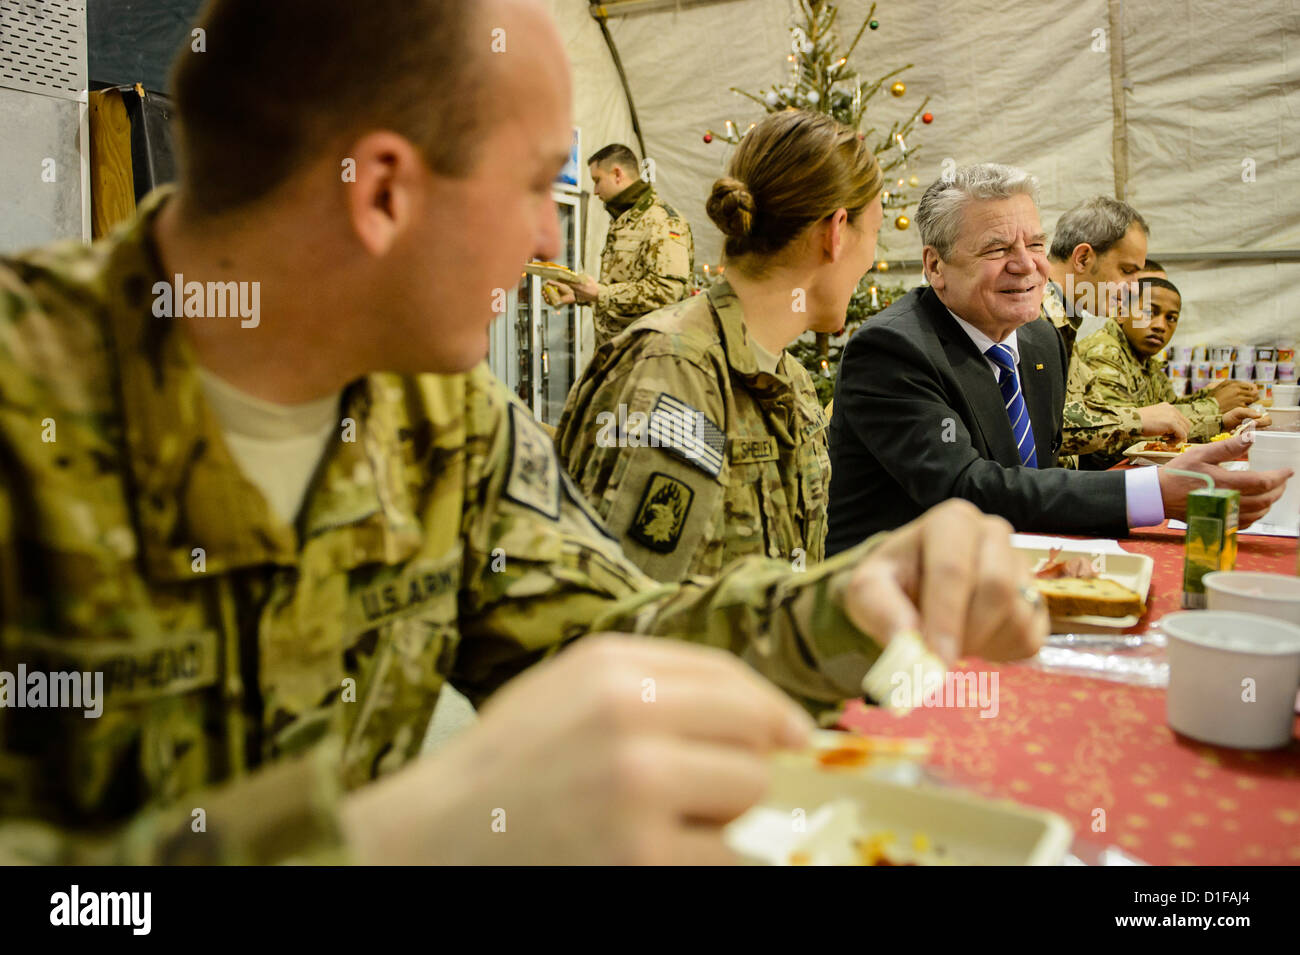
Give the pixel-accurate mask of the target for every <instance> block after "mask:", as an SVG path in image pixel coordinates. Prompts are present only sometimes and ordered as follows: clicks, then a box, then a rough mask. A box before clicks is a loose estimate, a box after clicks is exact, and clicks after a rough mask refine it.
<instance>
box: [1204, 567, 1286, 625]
mask: <svg viewBox="0 0 1300 955" xmlns="http://www.w3.org/2000/svg"><path fill="white" fill-rule="evenodd" d="M1202 580H1203V581H1204V583H1205V595H1206V606H1207V607H1208V608H1209V609H1210V610H1234V611H1239V612H1241V613H1258V614H1263V615H1264V616H1265V617H1272V618H1274V619H1275V620H1285V621H1286V622H1287V623H1290V624H1294V625H1295V626H1297V627H1300V577H1290V576H1287V575H1286V574H1261V573H1255V572H1253V571H1247V570H1215V571H1211V572H1210V573H1208V574H1206V575H1205V576H1204V577H1203V578H1202Z"/></svg>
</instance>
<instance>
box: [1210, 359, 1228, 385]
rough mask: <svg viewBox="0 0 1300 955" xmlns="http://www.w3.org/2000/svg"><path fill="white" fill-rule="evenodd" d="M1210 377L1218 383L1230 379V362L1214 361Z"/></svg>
mask: <svg viewBox="0 0 1300 955" xmlns="http://www.w3.org/2000/svg"><path fill="white" fill-rule="evenodd" d="M1210 377H1212V378H1214V379H1216V380H1218V381H1227V380H1228V379H1229V378H1231V377H1232V362H1230V361H1216V362H1215V363H1214V368H1213V371H1212V372H1211V375H1210Z"/></svg>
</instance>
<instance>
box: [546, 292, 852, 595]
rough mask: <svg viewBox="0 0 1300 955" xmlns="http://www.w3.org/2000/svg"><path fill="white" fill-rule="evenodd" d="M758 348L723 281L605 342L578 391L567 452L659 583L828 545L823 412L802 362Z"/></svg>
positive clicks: (604, 513) (813, 556)
mask: <svg viewBox="0 0 1300 955" xmlns="http://www.w3.org/2000/svg"><path fill="white" fill-rule="evenodd" d="M760 354H761V353H756V351H755V349H754V348H753V340H752V338H751V336H749V335H748V334H747V333H746V329H745V324H744V318H743V315H742V313H741V308H740V303H739V302H738V301H737V299H736V296H735V293H734V292H733V291H732V289H731V286H730V285H729V284H728V283H727V282H719V283H718V284H716V285H714V286H712V287H711V288H709V289H708V290H707V291H706V292H704V293H702V294H700V295H697V296H694V297H693V298H691V299H689V300H687V301H685V302H681V303H679V304H677V305H674V306H672V307H670V308H666V309H663V310H661V311H659V312H656V313H654V314H653V315H651V316H648V317H646V318H645V319H644V320H643V321H641V322H640V323H638V324H637V325H636V326H635V327H634V328H633V329H631V330H629V331H628V332H627V333H625V334H624V335H623V336H621V337H620V338H618V339H616V340H615V342H614V344H613V345H611V346H609V347H606V348H604V349H602V350H600V351H598V352H597V353H596V356H595V357H594V358H593V359H592V363H591V365H590V366H589V367H588V369H587V371H586V372H585V373H584V374H583V377H582V379H581V380H580V381H579V382H578V384H577V385H576V386H575V387H574V388H573V390H572V391H571V392H569V400H568V402H567V403H566V405H565V409H564V417H563V418H562V419H561V421H560V426H559V429H558V433H557V435H556V446H557V447H558V448H559V451H560V458H561V460H562V461H563V462H564V465H565V466H566V467H567V468H568V471H569V474H570V475H571V476H572V477H573V479H574V481H576V482H577V484H578V487H579V488H580V489H581V490H582V492H583V493H584V494H586V495H587V498H588V500H590V501H591V502H592V504H593V506H594V507H595V508H596V512H597V513H598V514H599V515H600V517H601V518H602V519H603V520H604V522H605V524H606V526H607V527H609V528H610V530H611V531H612V532H613V533H615V534H617V535H618V536H619V538H620V540H621V541H622V544H623V550H624V552H625V553H626V554H627V555H628V557H630V558H631V559H632V560H633V561H635V562H636V564H637V565H638V566H639V567H640V568H641V569H642V570H644V571H645V572H646V573H648V574H649V575H650V576H652V577H654V578H656V579H657V580H664V581H673V580H682V579H684V578H686V577H688V576H691V575H695V574H707V575H714V574H717V573H719V572H720V571H721V570H722V569H723V568H725V567H727V566H729V565H730V564H731V563H732V562H733V561H735V560H738V559H739V558H741V557H745V556H750V555H755V554H757V555H762V556H766V557H776V558H780V559H782V560H786V561H790V562H792V563H793V564H794V565H795V566H797V567H803V566H805V564H807V565H811V564H814V563H816V562H818V561H820V560H821V559H822V556H823V554H824V553H825V549H826V486H827V482H828V481H829V478H830V455H829V454H828V453H827V450H826V435H825V430H826V417H825V415H824V414H823V413H822V409H821V406H820V405H819V403H818V401H817V391H816V389H815V388H814V387H813V384H812V380H811V379H810V378H809V377H808V372H807V371H806V370H805V369H804V367H803V366H802V365H801V364H799V362H797V361H795V359H794V358H792V357H791V356H790V355H788V354H786V353H785V352H782V353H781V355H780V356H772V357H771V359H770V362H769V361H768V360H765V359H766V356H762V357H759V356H760ZM760 361H762V362H763V364H764V365H766V367H760V364H759V363H760Z"/></svg>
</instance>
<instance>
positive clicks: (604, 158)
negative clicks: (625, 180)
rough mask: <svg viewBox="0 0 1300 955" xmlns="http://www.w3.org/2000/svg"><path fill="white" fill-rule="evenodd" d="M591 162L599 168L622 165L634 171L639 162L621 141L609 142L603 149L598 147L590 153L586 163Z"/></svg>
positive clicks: (589, 163)
mask: <svg viewBox="0 0 1300 955" xmlns="http://www.w3.org/2000/svg"><path fill="white" fill-rule="evenodd" d="M592 163H597V164H599V166H600V168H601V169H612V168H614V167H615V166H622V167H623V168H624V169H626V170H627V171H628V172H636V171H637V168H638V167H639V165H640V163H639V162H638V161H637V158H636V153H634V152H632V150H631V149H629V148H628V147H626V146H624V145H623V144H622V143H610V144H609V145H608V146H606V147H605V148H604V149H598V150H596V151H595V152H594V153H592V154H591V158H590V159H588V160H587V165H588V166H590V165H591V164H592Z"/></svg>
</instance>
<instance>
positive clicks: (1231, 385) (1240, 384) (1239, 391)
mask: <svg viewBox="0 0 1300 955" xmlns="http://www.w3.org/2000/svg"><path fill="white" fill-rule="evenodd" d="M1210 395H1211V396H1212V397H1213V398H1214V400H1215V401H1217V402H1218V403H1219V414H1226V413H1227V412H1229V411H1231V410H1233V409H1234V408H1242V407H1244V406H1246V405H1248V404H1251V403H1253V402H1256V401H1258V400H1259V389H1258V388H1257V387H1255V383H1254V382H1251V381H1236V380H1233V381H1225V382H1221V383H1220V384H1217V385H1215V386H1213V387H1212V388H1211V389H1210Z"/></svg>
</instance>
